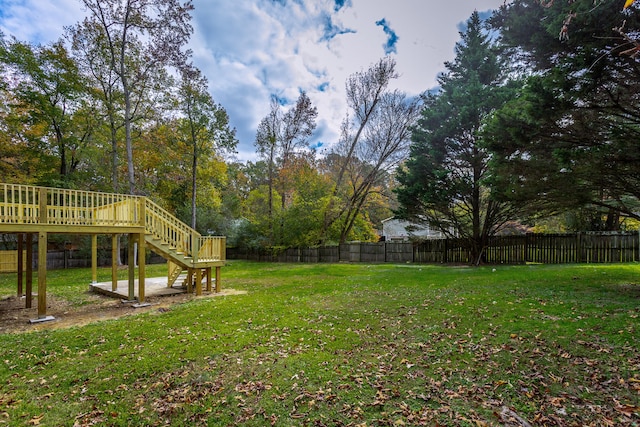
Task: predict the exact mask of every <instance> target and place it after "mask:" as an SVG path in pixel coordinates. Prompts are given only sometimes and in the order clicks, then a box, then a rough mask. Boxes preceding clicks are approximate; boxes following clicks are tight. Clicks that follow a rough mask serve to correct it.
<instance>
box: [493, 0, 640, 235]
mask: <svg viewBox="0 0 640 427" xmlns="http://www.w3.org/2000/svg"><path fill="white" fill-rule="evenodd" d="M570 3H571V4H567V2H559V1H556V2H552V3H551V4H549V5H547V6H548V7H543V5H541V4H540V2H538V1H535V0H516V1H514V2H512V3H511V4H509V5H508V6H505V7H503V8H501V10H500V12H499V13H498V14H496V15H495V16H494V18H493V19H492V23H493V25H494V27H495V28H497V29H499V30H500V33H501V34H502V45H503V46H505V47H507V48H508V51H509V52H510V54H511V55H512V58H513V62H517V63H519V64H521V66H522V67H523V68H524V69H525V70H526V71H527V72H528V73H529V74H530V77H529V78H528V80H527V83H526V85H524V87H523V88H522V90H521V92H520V94H519V95H518V96H517V97H516V98H515V99H513V100H512V101H510V102H509V103H508V104H507V105H505V107H504V108H502V109H501V110H500V111H499V112H498V113H497V114H496V115H495V116H494V117H493V119H492V121H491V122H490V123H488V126H487V127H486V136H487V141H488V145H489V147H490V149H491V150H492V152H493V153H494V159H493V168H494V171H495V174H494V178H495V180H494V188H495V189H497V190H499V191H500V195H501V197H502V198H504V199H509V200H512V201H515V202H517V203H518V204H520V205H521V206H525V205H526V206H528V209H529V211H530V212H535V213H537V214H538V215H540V214H541V213H545V212H546V213H553V212H558V211H563V210H569V209H576V208H583V207H585V206H591V207H592V209H594V210H595V211H596V214H597V215H600V216H607V221H606V228H608V229H617V227H618V224H619V221H618V217H619V216H620V215H621V214H622V215H626V216H630V217H635V218H638V217H639V216H638V207H639V203H638V200H639V199H640V161H639V160H640V147H639V146H638V144H637V143H636V141H637V140H638V137H639V136H640V127H639V125H640V95H639V94H640V67H638V64H639V63H638V60H637V58H636V57H635V56H634V55H635V53H634V52H636V51H634V50H633V47H634V42H633V37H632V36H629V35H628V34H627V32H629V34H633V32H631V29H633V28H636V29H637V28H640V14H638V11H637V6H635V5H634V6H632V7H630V8H629V9H627V10H624V11H623V8H622V5H614V4H611V2H607V1H603V0H599V1H597V2H592V1H585V0H579V1H575V2H570ZM630 48H631V49H630Z"/></svg>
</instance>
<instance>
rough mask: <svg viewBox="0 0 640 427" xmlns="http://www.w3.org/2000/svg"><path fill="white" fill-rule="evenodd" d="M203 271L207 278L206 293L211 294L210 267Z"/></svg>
mask: <svg viewBox="0 0 640 427" xmlns="http://www.w3.org/2000/svg"><path fill="white" fill-rule="evenodd" d="M204 271H205V274H206V277H207V292H211V267H207V268H206V269H205V270H204Z"/></svg>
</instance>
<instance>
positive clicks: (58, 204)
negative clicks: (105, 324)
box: [0, 183, 226, 319]
mask: <svg viewBox="0 0 640 427" xmlns="http://www.w3.org/2000/svg"><path fill="white" fill-rule="evenodd" d="M0 233H12V234H16V235H17V236H18V261H19V262H18V264H19V265H18V284H17V288H18V289H17V294H18V295H19V296H22V295H23V294H24V295H26V297H27V298H26V301H27V307H28V308H29V307H30V304H31V298H30V297H31V295H32V291H33V290H32V288H31V283H32V277H31V276H32V271H31V269H32V267H31V263H30V262H27V263H26V265H25V263H24V262H20V260H21V259H22V258H23V257H22V256H21V255H22V253H23V250H24V251H26V258H27V259H32V258H33V257H32V255H33V254H32V253H31V250H32V248H33V242H35V241H36V240H37V243H38V253H37V260H38V289H37V290H38V292H37V293H38V319H50V318H51V316H47V312H46V308H47V304H46V255H47V241H48V236H49V234H85V235H91V236H92V266H93V268H92V279H93V282H94V283H95V281H96V280H95V279H96V277H97V236H98V235H100V234H103V235H104V234H106V235H111V236H112V271H113V274H112V282H111V285H112V288H113V289H117V288H118V280H117V274H116V273H117V265H116V247H117V238H118V236H119V235H122V234H127V235H128V236H129V239H128V242H129V246H128V250H129V260H133V259H134V253H135V251H134V245H137V252H138V259H137V261H138V267H139V268H138V279H137V281H136V279H135V269H134V267H133V265H130V268H129V277H128V280H127V287H128V288H127V295H128V296H129V297H135V298H136V299H137V300H138V301H139V302H141V303H142V302H144V298H145V282H146V279H145V256H146V250H148V249H149V250H153V251H154V252H156V253H158V254H160V255H161V256H163V257H164V258H165V259H167V260H168V261H169V267H170V272H169V275H168V278H167V282H168V285H167V287H171V286H172V285H173V284H174V283H175V281H176V280H177V278H178V277H179V276H180V275H181V274H183V273H185V272H186V274H187V277H188V278H189V279H190V280H189V283H191V279H193V283H195V285H194V286H193V288H195V292H196V294H200V293H201V292H202V286H201V284H202V279H203V278H205V285H206V286H207V288H208V289H210V288H211V282H212V269H213V268H215V278H216V280H215V283H216V286H215V288H216V290H217V291H219V290H220V268H221V267H222V266H223V265H224V264H225V250H226V239H225V237H218V236H215V237H214V236H202V235H200V234H199V233H198V232H197V231H196V230H194V229H192V228H190V227H189V226H188V225H186V224H184V223H183V222H181V221H180V220H178V219H177V218H176V217H174V216H173V215H171V214H170V213H169V212H167V211H166V210H164V209H162V208H161V207H160V206H158V205H157V204H155V203H153V202H152V201H151V200H149V199H148V198H146V197H140V196H130V195H124V194H111V193H99V192H91V191H79V190H66V189H59V188H49V187H37V186H29V185H19V184H2V183H0ZM25 238H26V242H25ZM130 264H133V263H130ZM23 272H25V273H26V278H25V280H24V282H25V283H23ZM188 289H189V290H191V286H189V288H188ZM23 291H25V292H24V293H23Z"/></svg>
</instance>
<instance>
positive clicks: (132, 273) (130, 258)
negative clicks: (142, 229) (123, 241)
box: [127, 233, 136, 301]
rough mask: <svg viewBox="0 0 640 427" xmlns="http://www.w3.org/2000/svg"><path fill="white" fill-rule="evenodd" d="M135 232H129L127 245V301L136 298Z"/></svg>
mask: <svg viewBox="0 0 640 427" xmlns="http://www.w3.org/2000/svg"><path fill="white" fill-rule="evenodd" d="M135 236H136V235H135V234H133V233H129V245H128V252H127V264H129V301H133V300H135V299H136V295H135V279H136V260H135V255H134V244H135Z"/></svg>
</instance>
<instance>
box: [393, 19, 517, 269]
mask: <svg viewBox="0 0 640 427" xmlns="http://www.w3.org/2000/svg"><path fill="white" fill-rule="evenodd" d="M461 38H462V39H461V41H460V42H458V43H457V44H456V49H455V51H456V57H455V59H454V60H453V62H447V63H445V67H446V69H447V72H445V73H443V74H442V75H440V76H439V79H438V81H439V83H440V90H439V92H438V93H435V94H427V95H426V96H425V99H424V101H425V107H424V109H423V110H422V115H421V118H420V119H419V120H418V125H417V126H416V127H415V128H414V131H413V134H412V142H413V144H412V145H411V153H410V158H409V160H408V161H407V162H406V164H405V165H404V167H401V168H400V169H399V170H398V181H399V183H400V187H399V188H398V189H397V190H396V192H397V194H398V201H399V202H400V208H399V210H398V212H397V214H398V216H400V217H404V218H409V219H413V220H414V221H416V220H423V221H427V222H429V223H430V224H431V225H432V226H436V227H437V228H439V229H440V230H441V231H443V232H444V233H445V234H447V235H457V236H459V237H462V238H465V239H467V240H468V242H469V250H470V254H471V257H472V260H473V262H474V263H479V262H481V260H482V252H483V248H484V247H485V246H486V244H487V240H488V238H489V237H490V236H491V235H492V234H494V233H495V232H496V231H497V230H498V229H499V227H500V226H501V225H502V224H503V223H504V222H505V221H507V220H509V219H512V218H513V206H512V205H511V204H509V203H501V202H496V201H494V200H493V199H492V198H491V192H490V190H489V188H487V187H486V185H485V181H486V180H487V178H488V177H489V168H488V164H489V160H490V154H489V152H488V151H487V150H486V149H485V148H483V145H482V143H483V141H482V138H481V134H480V130H481V127H482V124H483V120H484V119H485V118H486V117H487V116H488V115H490V114H491V113H492V112H493V111H494V110H496V109H497V108H499V107H501V106H502V105H503V104H504V102H505V100H506V99H507V97H508V96H509V95H510V94H511V93H512V91H513V89H511V88H510V86H509V85H508V84H507V83H508V79H507V78H506V73H505V67H504V64H503V63H502V62H501V60H500V57H499V56H498V55H497V54H496V51H495V49H494V47H493V44H492V41H491V39H490V38H489V36H488V34H487V33H486V32H485V31H483V25H482V22H481V20H480V17H479V15H478V13H477V12H474V13H473V14H472V15H471V18H470V19H469V20H468V21H467V29H466V31H465V32H463V33H461Z"/></svg>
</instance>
